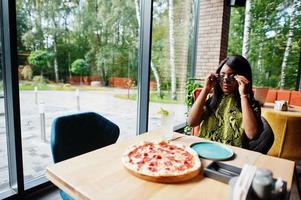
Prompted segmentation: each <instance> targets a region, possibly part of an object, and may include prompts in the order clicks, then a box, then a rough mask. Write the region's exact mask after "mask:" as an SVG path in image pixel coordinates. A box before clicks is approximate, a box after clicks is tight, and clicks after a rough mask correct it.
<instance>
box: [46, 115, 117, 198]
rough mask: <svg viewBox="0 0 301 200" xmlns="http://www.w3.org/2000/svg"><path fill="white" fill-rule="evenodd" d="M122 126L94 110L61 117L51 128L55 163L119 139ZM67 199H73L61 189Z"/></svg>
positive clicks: (63, 196) (55, 120) (62, 194)
mask: <svg viewBox="0 0 301 200" xmlns="http://www.w3.org/2000/svg"><path fill="white" fill-rule="evenodd" d="M118 137H119V127H118V126H117V125H116V124H114V123H113V122H111V121H109V120H108V119H106V118H104V117H102V116H101V115H99V114H97V113H94V112H85V113H79V114H72V115H67V116H62V117H58V118H56V119H54V121H53V122H52V127H51V138H50V143H51V151H52V157H53V161H54V162H55V163H57V162H60V161H63V160H66V159H68V158H72V157H75V156H78V155H81V154H84V153H87V152H89V151H93V150H96V149H99V148H102V147H105V146H108V145H110V144H113V143H115V142H116V141H117V139H118ZM60 194H61V197H62V199H64V200H70V199H72V198H71V197H70V196H69V195H67V194H66V193H65V192H63V191H60Z"/></svg>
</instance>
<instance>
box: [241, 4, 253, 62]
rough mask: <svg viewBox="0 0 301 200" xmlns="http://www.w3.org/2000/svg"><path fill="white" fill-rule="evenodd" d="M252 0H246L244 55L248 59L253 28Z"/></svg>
mask: <svg viewBox="0 0 301 200" xmlns="http://www.w3.org/2000/svg"><path fill="white" fill-rule="evenodd" d="M251 7H252V2H251V0H247V1H246V9H245V24H244V36H243V43H242V56H243V57H245V58H246V59H248V54H249V41H250V30H251V17H252V13H251Z"/></svg>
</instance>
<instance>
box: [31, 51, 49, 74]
mask: <svg viewBox="0 0 301 200" xmlns="http://www.w3.org/2000/svg"><path fill="white" fill-rule="evenodd" d="M50 59H51V55H50V54H49V53H48V52H47V51H42V50H36V51H33V52H31V54H30V55H29V57H28V63H29V64H30V65H32V66H33V67H35V68H38V69H39V70H40V72H41V74H43V70H45V69H46V68H47V67H48V62H49V61H50Z"/></svg>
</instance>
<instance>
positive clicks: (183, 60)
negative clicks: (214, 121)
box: [149, 0, 195, 130]
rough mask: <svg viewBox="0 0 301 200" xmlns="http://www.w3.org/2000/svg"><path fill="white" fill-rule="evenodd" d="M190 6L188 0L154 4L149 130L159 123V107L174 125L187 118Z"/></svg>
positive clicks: (191, 9) (189, 63) (192, 2)
mask: <svg viewBox="0 0 301 200" xmlns="http://www.w3.org/2000/svg"><path fill="white" fill-rule="evenodd" d="M193 5H194V1H191V0H185V1H175V0H174V1H168V0H165V1H159V0H155V1H154V3H153V6H154V8H153V29H152V60H151V72H150V93H149V96H150V104H149V110H150V114H149V129H150V130H151V129H154V128H156V127H158V126H160V117H161V114H160V113H162V110H166V111H167V112H169V114H171V115H174V119H173V121H174V122H173V125H178V124H181V123H183V122H185V121H186V112H187V111H186V109H187V108H186V106H185V103H184V98H185V84H186V80H187V77H189V76H190V75H189V72H190V69H191V61H192V60H191V58H192V55H191V54H192V52H191V51H190V48H191V44H192V39H193V34H194V24H193V20H194V15H195V14H194V10H193ZM163 112H164V111H163Z"/></svg>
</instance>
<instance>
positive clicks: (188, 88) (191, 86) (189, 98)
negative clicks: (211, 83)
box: [184, 78, 203, 134]
mask: <svg viewBox="0 0 301 200" xmlns="http://www.w3.org/2000/svg"><path fill="white" fill-rule="evenodd" d="M201 87H203V86H202V84H201V83H200V82H197V79H192V78H189V79H188V81H187V82H186V85H185V105H186V108H187V111H186V113H185V115H186V117H187V116H188V112H189V110H190V108H191V106H192V104H193V91H194V90H195V89H196V88H201ZM190 131H191V127H190V126H188V125H187V124H186V126H185V128H184V133H186V134H188V133H189V132H190Z"/></svg>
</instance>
